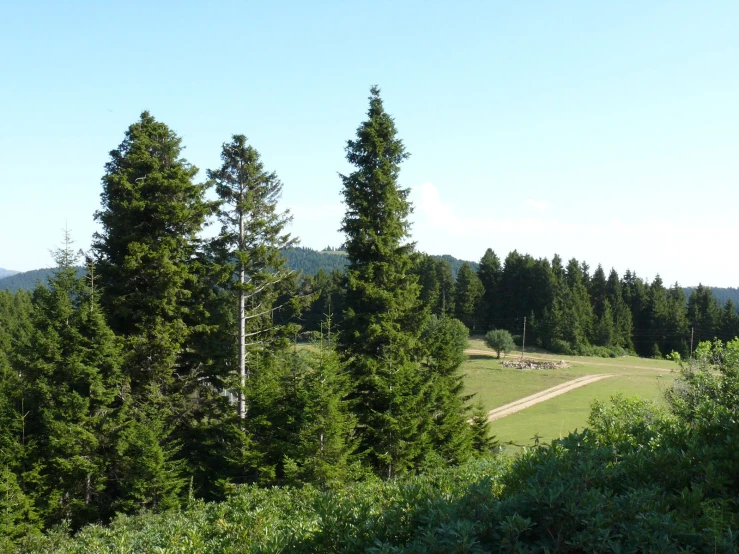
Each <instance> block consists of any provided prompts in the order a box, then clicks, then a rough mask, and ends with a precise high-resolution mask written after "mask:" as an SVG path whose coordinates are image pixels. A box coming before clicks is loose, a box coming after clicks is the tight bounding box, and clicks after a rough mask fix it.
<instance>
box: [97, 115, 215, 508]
mask: <svg viewBox="0 0 739 554" xmlns="http://www.w3.org/2000/svg"><path fill="white" fill-rule="evenodd" d="M181 152H182V146H181V139H180V138H179V137H178V136H177V135H176V134H175V133H174V132H173V131H172V130H171V129H169V127H167V125H165V124H164V123H161V122H158V121H156V120H155V119H154V118H153V117H152V116H151V115H150V114H149V113H148V112H144V113H142V114H141V118H140V119H139V121H137V122H136V123H134V124H133V125H131V126H130V127H129V128H128V131H127V132H126V134H125V138H124V140H123V142H122V143H121V144H120V146H119V147H118V148H117V149H116V150H113V151H112V152H111V153H110V157H111V159H110V161H109V162H108V163H107V164H106V166H105V169H106V173H105V175H104V176H103V179H102V182H103V192H102V194H101V200H102V208H101V209H100V210H99V211H98V212H96V214H95V218H96V219H97V221H98V222H100V224H101V226H102V230H101V232H100V233H97V234H96V235H95V239H94V242H93V254H94V258H95V266H94V267H95V271H96V277H97V282H98V283H99V286H100V292H101V294H100V303H101V305H102V307H103V309H104V311H105V313H106V315H107V317H108V321H109V323H110V326H111V328H112V329H113V330H114V332H116V333H117V334H119V335H121V336H122V337H123V338H124V341H125V352H126V356H125V359H124V362H123V371H124V374H125V375H126V377H127V378H128V380H129V382H130V393H127V394H126V395H125V406H124V407H123V408H122V409H121V417H122V418H124V419H125V421H126V422H127V424H126V425H123V426H120V427H119V428H118V429H117V432H116V435H115V438H114V440H116V441H118V442H117V443H116V446H115V448H116V449H117V458H116V461H117V466H116V469H115V470H116V472H117V475H120V476H121V477H120V479H119V480H118V481H117V484H118V488H117V491H116V495H117V498H118V504H117V506H118V508H119V509H121V510H125V511H132V510H137V509H141V508H148V509H166V508H168V507H171V506H173V505H175V504H176V503H177V500H176V499H177V495H178V492H179V490H180V488H181V487H182V484H183V480H182V476H181V475H179V473H178V472H179V471H180V470H181V469H182V463H180V462H177V461H176V457H177V455H178V449H179V445H180V442H179V441H178V440H177V433H175V431H177V430H178V427H181V426H182V425H185V422H187V421H189V419H190V415H191V412H192V410H193V409H194V407H195V406H196V405H197V403H196V402H194V401H193V399H197V398H198V392H199V390H200V389H202V387H204V386H207V383H204V382H201V381H200V380H199V377H200V376H199V375H198V373H197V372H196V371H195V370H196V369H197V366H195V367H193V365H192V364H189V363H187V360H186V358H187V352H188V344H189V342H190V341H191V340H192V330H193V325H192V323H193V320H197V319H198V318H199V317H200V314H202V313H203V311H204V310H203V307H202V306H199V305H197V303H196V302H194V299H195V297H194V296H193V291H194V290H195V289H197V280H196V275H197V267H198V265H199V262H198V261H197V260H198V258H199V256H198V246H199V241H198V238H197V234H198V233H199V232H200V230H201V229H202V228H203V225H204V223H205V220H206V217H207V216H208V215H209V214H211V213H212V212H213V211H214V204H213V203H211V202H207V201H206V200H205V198H204V195H205V191H206V188H207V184H204V185H198V184H195V183H193V178H194V177H195V175H196V174H197V171H198V170H197V168H196V167H194V166H192V165H191V164H189V163H188V162H187V161H186V160H185V159H183V158H181ZM200 300H201V299H200V298H198V301H200ZM137 458H138V459H139V460H140V462H136V459H137Z"/></svg>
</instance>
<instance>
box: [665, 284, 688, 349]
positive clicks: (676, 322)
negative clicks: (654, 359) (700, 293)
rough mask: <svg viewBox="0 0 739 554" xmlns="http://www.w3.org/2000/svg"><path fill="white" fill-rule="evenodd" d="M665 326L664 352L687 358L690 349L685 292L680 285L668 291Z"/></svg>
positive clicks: (675, 285) (673, 286)
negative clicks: (676, 353) (675, 353)
mask: <svg viewBox="0 0 739 554" xmlns="http://www.w3.org/2000/svg"><path fill="white" fill-rule="evenodd" d="M663 325H664V327H665V340H664V344H663V346H662V351H663V352H664V353H665V354H670V353H672V352H678V353H679V354H681V355H683V356H686V357H687V356H688V355H689V351H690V347H689V342H688V337H689V332H688V321H687V318H686V305H685V292H684V291H683V288H682V287H681V286H680V285H679V284H678V283H675V284H674V285H672V286H671V287H670V288H669V290H668V291H667V312H666V314H665V318H664V322H663Z"/></svg>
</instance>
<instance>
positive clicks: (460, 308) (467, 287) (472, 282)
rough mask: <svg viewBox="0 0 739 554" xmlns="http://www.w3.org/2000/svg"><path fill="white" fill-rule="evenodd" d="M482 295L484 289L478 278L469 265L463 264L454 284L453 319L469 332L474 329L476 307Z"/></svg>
mask: <svg viewBox="0 0 739 554" xmlns="http://www.w3.org/2000/svg"><path fill="white" fill-rule="evenodd" d="M484 293H485V289H484V288H483V285H482V283H481V282H480V278H479V277H478V276H477V274H476V273H475V272H474V270H473V269H472V267H470V264H468V263H467V262H465V263H463V264H462V267H461V268H459V273H457V282H456V283H455V284H454V317H456V318H457V319H458V320H460V321H461V322H462V323H464V324H465V325H466V326H467V328H468V329H470V330H471V331H474V330H475V328H476V323H477V317H476V316H477V313H478V311H479V310H478V306H479V305H480V301H481V300H482V298H483V294H484Z"/></svg>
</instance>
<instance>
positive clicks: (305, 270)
mask: <svg viewBox="0 0 739 554" xmlns="http://www.w3.org/2000/svg"><path fill="white" fill-rule="evenodd" d="M282 254H283V255H284V256H285V259H286V260H287V266H288V267H289V268H290V269H293V270H295V271H299V272H302V274H303V275H306V276H313V275H315V274H316V273H318V271H319V270H323V271H325V272H326V273H330V272H331V271H334V270H339V271H341V270H343V269H344V268H345V267H346V265H347V263H348V262H347V259H346V252H343V251H341V250H335V249H326V250H313V249H312V248H304V247H301V246H298V247H294V248H288V249H286V250H283V251H282ZM432 258H435V259H437V260H444V261H446V262H449V265H451V266H452V274H453V276H454V278H455V279H456V277H457V272H458V271H459V268H460V267H462V264H464V263H465V260H460V259H457V258H455V257H454V256H450V255H449V254H445V255H443V256H432ZM467 263H469V264H470V266H472V269H474V270H477V263H476V262H467ZM52 271H54V270H53V269H34V270H32V271H25V272H22V273H19V272H17V271H11V270H7V269H0V290H1V289H5V290H9V291H11V292H15V291H17V290H21V289H22V290H29V291H30V290H33V289H34V288H36V284H37V283H39V282H40V283H41V284H45V283H46V279H47V278H48V277H49V275H51V272H52ZM77 271H78V272H79V274H80V275H82V274H83V273H84V269H83V268H81V267H80V268H78V269H77ZM2 272H6V274H5V277H3V276H2V275H3V273H2ZM694 288H695V287H683V290H684V291H685V296H686V297H689V296H690V293H691V292H692V291H693V289H694ZM709 288H710V289H711V292H712V293H713V295H714V296H715V297H716V300H718V303H719V304H720V305H721V306H723V305H724V304H726V301H727V300H729V299H731V300H732V301H733V302H734V305H735V306H737V308H738V309H739V288H733V287H728V288H727V287H709Z"/></svg>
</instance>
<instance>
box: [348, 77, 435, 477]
mask: <svg viewBox="0 0 739 554" xmlns="http://www.w3.org/2000/svg"><path fill="white" fill-rule="evenodd" d="M369 100H370V107H369V111H368V119H367V121H365V122H364V123H362V124H361V125H360V126H359V128H358V129H357V138H356V139H355V140H350V141H348V143H347V147H346V153H347V156H346V157H347V160H348V161H349V163H351V164H352V165H354V166H355V168H356V169H355V171H354V172H352V173H351V174H349V175H342V177H341V178H342V181H343V186H344V188H343V196H344V201H345V203H346V206H347V211H346V214H345V216H344V219H343V222H342V227H341V230H342V231H343V232H344V233H346V243H345V250H346V252H347V257H348V260H349V266H348V268H347V294H346V312H345V319H344V325H343V330H342V332H341V338H340V343H339V352H340V354H341V356H342V358H343V360H345V361H346V362H347V364H348V372H349V374H350V375H351V379H352V385H353V392H352V395H351V398H352V400H353V403H354V410H355V413H356V415H357V434H358V438H359V452H360V453H361V454H362V455H364V456H365V457H366V460H367V461H368V462H369V464H370V465H371V467H373V468H374V469H375V471H377V472H378V473H379V474H380V475H384V476H386V477H393V476H394V475H397V474H400V473H403V472H405V471H407V470H410V469H412V468H413V467H415V466H416V465H417V464H418V463H419V462H420V461H421V460H422V459H423V458H424V456H425V455H426V453H427V452H428V450H429V448H430V446H429V440H428V437H427V432H426V431H427V426H428V424H429V420H430V416H429V414H428V413H427V409H426V407H425V406H424V405H423V401H424V399H425V389H426V378H425V376H424V373H423V372H422V369H421V366H420V364H419V363H418V359H417V358H418V355H417V351H418V348H419V336H420V333H421V329H422V326H423V322H424V320H425V318H426V312H425V310H423V309H422V307H421V305H420V302H419V292H420V287H419V285H418V283H417V277H416V274H415V268H414V260H413V256H412V253H413V249H414V245H413V243H410V242H407V239H408V231H409V223H408V216H409V214H410V212H411V205H410V203H409V201H408V190H407V189H401V188H400V187H399V186H398V183H397V180H398V175H399V172H400V164H401V163H402V162H403V160H405V159H406V158H407V157H408V154H407V153H406V151H405V147H404V146H403V143H402V141H401V140H400V139H398V138H397V136H396V134H397V131H396V129H395V123H394V121H393V119H392V118H391V117H390V115H388V114H387V113H386V112H385V110H384V108H383V104H382V100H381V98H380V91H379V89H378V88H377V87H373V88H372V90H371V94H370V98H369Z"/></svg>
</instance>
